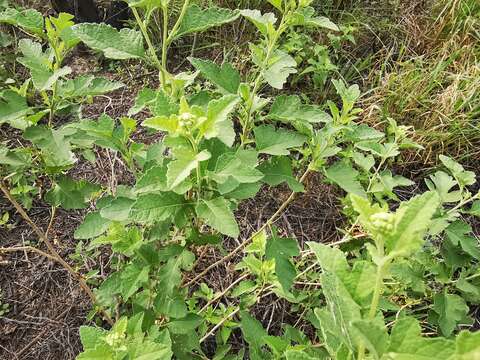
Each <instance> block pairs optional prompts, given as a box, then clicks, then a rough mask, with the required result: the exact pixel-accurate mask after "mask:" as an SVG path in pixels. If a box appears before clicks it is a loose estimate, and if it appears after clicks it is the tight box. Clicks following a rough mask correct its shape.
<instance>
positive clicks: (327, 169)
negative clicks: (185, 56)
mask: <svg viewBox="0 0 480 360" xmlns="http://www.w3.org/2000/svg"><path fill="white" fill-rule="evenodd" d="M128 3H129V5H130V7H131V8H132V12H133V14H134V16H135V19H136V22H137V26H138V28H139V29H140V30H139V31H137V30H135V29H128V28H125V29H122V30H120V31H118V30H116V29H114V28H112V27H109V26H108V25H105V24H77V25H73V24H72V23H71V17H69V16H68V15H65V14H60V16H59V17H58V18H49V19H46V20H45V27H43V20H42V21H40V20H39V18H38V15H37V14H36V13H33V12H31V11H20V10H6V13H5V12H4V13H2V14H0V19H7V18H8V19H9V20H3V21H5V22H9V23H12V24H15V25H17V26H20V27H23V28H25V29H26V30H28V31H30V32H31V33H32V34H35V35H36V36H38V37H39V38H40V39H44V40H45V41H46V42H47V43H48V48H49V49H51V50H47V51H46V52H44V51H42V48H41V46H40V45H35V43H34V42H32V41H30V40H22V44H23V45H22V48H24V51H23V57H22V58H20V59H19V62H20V63H22V64H23V65H24V66H25V67H27V68H29V69H30V71H31V73H32V82H33V86H34V92H33V93H31V94H30V95H29V99H28V101H29V102H30V105H27V104H28V103H27V99H26V97H27V95H28V94H29V89H30V85H29V84H30V82H29V81H27V83H26V85H23V86H22V87H19V88H11V89H9V90H6V91H5V92H3V93H2V98H3V99H4V100H5V101H4V103H2V104H1V107H0V113H3V114H7V115H8V116H10V118H7V119H8V121H4V122H7V123H8V124H10V125H12V126H14V127H15V125H17V124H19V123H20V124H22V126H21V127H20V126H16V127H17V128H20V129H21V130H23V137H24V138H25V139H26V140H28V141H29V142H30V143H31V144H32V146H30V145H29V146H24V147H20V148H12V147H3V148H2V150H1V152H0V164H1V165H2V168H1V170H2V176H3V180H2V182H1V185H2V187H1V189H2V191H3V192H4V194H5V195H6V196H7V198H8V200H10V202H11V203H12V204H13V205H14V206H15V208H16V210H17V211H18V212H19V213H20V214H21V215H22V216H23V217H24V218H25V220H26V221H28V222H29V224H30V225H31V226H32V227H33V228H34V230H35V231H36V232H37V234H38V235H39V237H40V239H41V240H43V241H44V242H45V243H46V244H47V246H48V249H49V251H50V252H51V253H52V254H53V256H54V258H55V259H56V260H57V261H58V262H60V264H61V265H62V266H64V267H65V268H67V270H68V271H70V272H71V273H72V274H73V275H75V276H76V277H77V278H78V279H79V281H80V284H81V286H82V289H83V290H84V291H85V292H86V293H87V294H88V295H89V297H90V299H91V300H92V302H93V304H92V305H93V309H92V312H91V313H90V315H89V319H93V317H94V316H95V315H96V314H97V313H98V314H99V315H100V316H101V317H102V318H103V320H105V322H106V323H108V324H109V325H107V324H105V326H102V325H103V324H102V322H101V319H100V318H99V319H98V323H97V324H98V326H82V327H81V329H80V337H81V340H82V344H83V348H84V351H83V352H82V353H81V354H80V355H78V357H77V359H82V360H90V359H99V358H101V359H115V360H120V359H170V358H172V357H174V358H177V359H206V358H212V359H243V358H245V357H246V358H250V359H289V360H291V359H353V358H356V359H366V358H368V359H398V358H405V359H407V358H416V356H417V355H418V356H421V357H422V358H425V359H430V358H436V359H458V360H460V359H470V358H472V356H478V354H479V352H480V347H479V345H478V344H479V343H480V341H479V340H480V338H479V334H478V333H470V332H468V331H466V330H463V331H460V330H461V329H462V327H463V326H464V325H468V324H469V323H471V318H470V317H469V307H468V306H469V305H474V304H478V302H479V301H480V287H479V285H480V283H479V282H478V281H480V276H479V269H478V260H479V259H480V249H479V246H478V242H477V239H476V238H475V237H474V236H472V235H471V228H470V227H469V225H468V224H467V223H466V222H464V221H463V220H462V216H478V215H480V211H479V210H480V195H479V194H478V193H477V194H475V193H471V191H470V190H469V187H471V186H472V185H474V184H475V174H474V173H472V172H470V171H466V170H465V169H464V168H463V167H462V166H461V165H460V164H459V163H457V162H455V161H454V160H453V159H451V158H448V157H441V161H442V164H443V166H444V169H443V170H439V171H438V172H436V173H434V174H432V175H431V176H430V177H429V179H427V180H426V186H427V187H428V189H429V190H428V191H426V192H425V193H423V194H421V195H418V196H416V197H413V198H411V199H410V200H408V201H400V199H399V198H398V192H396V191H395V190H397V188H399V187H407V186H412V185H414V183H413V182H412V181H410V180H409V179H406V178H404V177H402V176H399V175H394V173H393V171H392V170H391V166H392V164H394V162H395V161H396V159H398V158H399V157H400V156H401V151H402V150H404V149H412V148H413V149H418V148H421V146H419V145H418V144H416V143H414V142H413V141H412V140H410V135H411V133H412V129H411V128H409V127H406V126H400V125H398V124H397V123H396V122H395V121H394V120H393V119H389V120H388V122H386V124H381V125H382V127H380V126H379V128H378V129H377V128H373V127H370V126H367V125H365V124H361V123H359V122H358V117H359V114H360V113H361V109H359V108H358V107H356V103H357V101H358V99H359V97H360V95H361V93H360V90H359V88H358V86H356V85H352V86H349V85H347V84H346V83H345V82H344V81H342V80H333V81H332V84H333V86H334V88H335V90H336V92H337V94H338V96H339V98H340V99H341V101H340V102H339V103H334V102H333V101H327V102H326V103H325V104H324V105H323V106H319V105H312V104H307V103H305V102H304V101H303V99H302V98H301V97H300V96H297V95H286V94H279V95H278V96H276V97H275V99H274V100H273V101H272V99H271V98H269V97H268V96H269V94H270V92H268V91H264V90H265V88H266V87H267V85H268V86H269V87H271V88H273V89H275V91H279V90H281V89H282V88H283V87H284V85H285V83H286V82H287V79H288V78H289V76H290V75H291V74H294V73H295V72H296V71H297V70H296V65H297V63H296V61H295V59H293V58H292V57H291V56H290V55H289V54H288V53H286V52H285V51H284V50H282V48H281V41H280V40H281V38H282V36H284V34H286V32H287V31H288V30H289V29H290V30H291V29H293V28H296V27H316V28H321V29H326V30H327V31H336V30H337V29H338V28H337V26H336V25H335V24H333V23H332V22H330V21H329V20H328V19H326V18H322V17H318V16H316V15H315V11H314V9H313V8H312V7H310V4H311V1H308V0H300V1H292V0H270V1H269V3H270V4H271V6H272V11H275V12H276V14H278V16H279V19H277V15H275V14H274V13H273V12H269V13H263V14H262V13H261V12H260V11H259V10H245V9H242V10H227V9H221V8H209V9H202V8H200V7H199V6H198V5H196V4H193V5H191V4H190V2H189V1H188V0H186V1H184V2H183V4H182V7H181V8H180V11H178V12H172V11H171V10H172V9H171V8H170V6H171V5H172V4H171V3H169V2H168V1H144V0H142V1H128ZM176 3H177V2H176ZM27 13H28V14H27ZM171 13H175V14H176V18H175V19H173V20H172V19H170V14H171ZM153 14H157V15H158V14H160V15H161V16H160V17H161V18H162V19H163V23H162V41H161V44H162V47H161V49H160V50H159V51H160V53H161V55H160V56H158V54H157V52H158V51H157V49H156V48H155V47H154V45H153V42H152V39H151V38H150V36H151V35H150V32H149V31H148V27H149V26H153V25H152V23H151V22H150V20H151V19H152V16H154V15H153ZM29 16H34V18H35V19H36V20H35V21H36V23H38V24H40V23H42V26H41V27H37V28H32V27H30V28H29V27H28V26H30V25H28V26H26V25H25V21H24V20H22V19H24V18H25V17H27V18H28V17H29ZM239 16H242V17H244V18H245V19H246V20H248V21H249V22H251V23H252V24H253V25H254V26H255V28H256V29H257V30H258V33H259V35H260V38H259V39H258V41H256V42H252V43H251V44H250V50H251V60H252V64H253V66H252V71H251V72H250V73H248V74H246V75H244V76H245V79H244V80H243V81H242V76H241V75H240V73H239V72H238V71H237V70H236V69H235V67H234V66H233V65H231V64H228V63H223V64H222V65H218V64H216V63H214V62H212V61H210V60H203V59H196V58H190V59H189V60H190V62H191V63H192V65H193V66H194V67H195V69H196V70H197V71H196V72H195V73H193V74H191V73H188V72H185V73H181V74H171V73H170V72H169V71H168V63H167V60H168V48H169V46H170V45H171V44H172V42H173V41H175V40H176V39H178V38H179V37H181V36H183V35H186V34H190V33H195V32H199V31H203V30H205V29H207V28H210V27H212V26H219V25H222V24H225V23H227V22H230V21H232V20H234V19H236V18H237V17H239ZM22 21H23V22H22ZM172 23H173V26H172V27H171V28H170V25H171V24H172ZM28 24H30V21H29V22H28ZM79 41H82V42H83V43H85V44H86V45H87V46H89V47H90V48H92V49H94V50H97V51H100V52H102V53H103V54H104V55H105V56H106V57H107V58H111V59H117V60H127V59H137V60H140V61H145V62H146V63H149V64H151V65H152V66H154V67H155V68H156V69H157V70H158V72H159V78H160V86H159V88H158V89H150V88H144V89H141V90H140V91H139V93H138V95H137V97H136V100H135V104H134V105H133V107H132V108H131V109H130V110H129V112H128V114H126V116H125V117H121V118H120V119H119V120H118V121H117V120H115V119H112V118H111V117H109V116H107V115H106V114H103V115H101V116H100V117H99V118H98V119H95V120H91V119H83V118H80V119H79V120H78V119H77V118H76V117H75V116H72V117H71V118H73V119H74V121H72V122H70V123H68V124H67V125H63V126H61V127H59V128H55V127H54V126H55V115H56V114H57V113H60V112H61V111H64V110H66V109H74V108H78V107H79V105H81V103H82V102H84V101H86V100H88V97H89V96H94V95H96V94H98V93H100V90H99V88H100V89H101V90H102V91H107V90H108V91H110V90H113V89H115V88H117V87H118V86H120V85H119V84H117V83H111V82H108V83H106V82H105V83H104V82H102V84H103V85H102V86H100V85H99V84H98V83H96V82H95V81H98V80H97V79H93V78H91V82H90V83H88V84H89V85H87V86H85V87H83V86H80V85H81V84H82V83H83V81H85V82H88V81H87V80H78V78H76V79H67V78H66V76H67V74H68V73H69V71H68V70H65V69H68V68H67V67H65V66H63V67H62V62H63V59H64V57H65V54H66V53H67V52H68V51H69V50H70V49H71V48H73V46H74V44H77V43H78V42H79ZM145 45H146V47H145ZM32 52H33V54H32ZM30 55H32V56H30ZM32 57H33V58H32ZM33 59H43V60H42V62H41V65H42V66H40V64H38V62H37V63H34V60H33ZM38 66H40V68H39V69H37V67H38ZM62 69H63V70H62ZM199 74H201V76H202V77H203V79H204V80H206V81H207V82H209V83H210V84H211V85H213V86H202V84H203V83H201V82H198V81H197V77H198V75H199ZM81 79H86V78H85V77H81ZM65 84H70V85H68V86H67V85H65ZM192 84H196V85H198V86H191V85H192ZM46 85H48V86H47V87H45V86H46ZM66 88H68V89H70V91H66V90H65V89H66ZM85 89H87V90H88V91H89V92H88V91H87V90H85ZM84 90H85V91H84ZM82 91H84V92H82ZM38 94H39V95H40V96H38ZM65 94H75V95H74V96H73V95H72V96H69V95H65ZM79 94H81V95H79ZM85 94H86V95H85ZM13 98H15V99H17V100H12V99H13ZM37 99H42V101H43V103H41V104H40V103H39V105H38V108H39V109H40V110H38V109H37V107H35V106H32V105H33V104H35V103H36V101H38V100H37ZM20 100H21V101H20ZM19 104H21V106H20V105H19ZM18 109H20V110H18ZM15 110H17V111H15ZM140 111H143V112H144V113H146V114H148V115H147V118H146V119H145V120H144V121H143V122H142V123H141V126H143V127H145V128H146V129H148V131H150V132H153V133H156V132H159V133H161V134H162V135H163V137H162V138H161V140H158V141H156V142H154V143H151V144H146V143H145V144H144V143H141V142H138V141H136V140H135V139H134V134H135V132H136V130H137V127H138V124H137V121H136V120H134V119H132V118H131V117H133V116H135V115H136V114H138V113H139V112H140ZM42 112H43V113H44V115H46V114H49V119H48V120H43V115H42V116H41V115H37V117H35V118H34V121H32V120H31V119H32V118H31V116H35V115H36V114H38V113H42ZM76 113H77V114H80V116H81V112H78V111H76ZM32 114H33V115H32ZM70 114H72V112H70ZM41 121H44V122H47V124H46V125H39V123H40V122H41ZM235 123H236V124H238V125H239V127H238V128H239V130H238V131H236V129H235V126H234V124H235ZM94 146H96V147H101V148H105V149H108V150H109V151H113V152H115V153H116V154H118V155H119V156H120V157H121V159H122V161H123V162H124V163H125V165H126V168H127V171H130V172H131V175H132V177H133V178H134V180H133V184H120V185H118V186H110V187H105V188H102V187H100V186H98V185H94V184H89V183H87V182H85V181H75V180H72V179H70V178H68V177H67V176H66V175H65V173H66V171H67V170H69V169H70V168H71V167H73V166H74V164H75V162H76V160H77V155H76V154H79V153H81V154H83V156H84V157H86V158H91V155H92V150H91V149H92V147H94ZM60 155H61V156H60ZM92 160H94V159H92ZM314 172H316V173H319V174H320V176H319V178H321V179H323V181H325V182H328V183H331V184H335V185H337V186H338V187H340V188H341V189H342V190H343V191H344V192H345V194H346V195H345V197H344V199H343V200H342V204H343V212H344V214H345V216H346V218H347V219H348V220H349V221H350V222H351V226H350V228H348V229H347V230H346V231H344V236H343V239H342V240H341V241H339V242H337V243H334V244H328V245H327V244H319V243H315V242H310V243H308V247H309V248H308V249H300V247H299V244H298V242H297V240H296V239H295V238H290V237H285V236H282V235H281V232H280V231H279V230H278V229H277V228H276V227H275V226H274V222H275V220H276V219H277V218H278V217H279V216H281V215H282V214H283V212H284V211H285V210H286V208H287V207H288V205H289V204H290V203H291V202H292V201H293V200H294V197H295V195H296V193H299V192H303V191H307V189H306V187H305V184H304V183H305V180H306V179H307V178H308V177H309V174H311V173H314ZM25 174H29V175H31V177H29V176H25ZM39 174H42V176H45V175H46V176H48V179H49V180H50V182H51V186H50V189H49V190H48V191H47V192H46V194H45V195H44V196H43V199H44V200H46V201H48V202H49V203H51V204H52V206H53V208H52V217H53V216H54V210H53V209H55V208H56V207H62V208H64V209H66V210H69V209H80V208H85V207H86V206H87V204H88V203H89V201H90V200H92V199H93V200H95V210H94V211H91V212H88V213H87V215H86V216H85V219H84V222H83V223H82V224H81V225H80V226H79V227H78V228H77V230H76V231H75V234H74V237H75V238H76V239H78V240H79V244H81V245H80V247H81V249H80V250H81V251H85V252H87V253H89V252H92V251H96V250H98V249H99V248H101V247H105V246H108V247H109V248H110V249H111V251H112V257H111V259H112V260H111V268H112V272H111V273H110V274H109V275H108V276H107V277H106V278H103V277H102V276H101V275H100V273H99V271H98V270H93V271H90V272H89V273H88V274H87V275H85V276H82V275H79V274H78V272H76V271H75V270H74V269H73V268H72V267H71V266H70V265H69V264H68V263H66V262H65V261H64V260H63V259H61V258H60V257H59V255H58V254H57V253H56V252H55V250H54V248H53V246H52V244H51V243H50V242H49V240H48V231H47V233H46V235H45V233H44V232H42V231H41V230H40V229H38V227H37V226H36V225H35V224H34V223H33V221H32V220H31V219H30V218H29V217H28V214H27V213H26V212H25V211H24V210H23V207H22V206H21V205H20V204H19V203H18V202H17V199H19V200H22V201H23V203H24V204H25V205H27V206H28V205H29V202H28V201H27V200H26V199H25V192H22V191H19V190H17V189H19V188H20V189H21V188H22V186H27V185H28V184H30V183H32V182H33V181H35V180H34V179H35V176H37V177H38V176H39ZM32 177H33V178H32ZM22 182H26V184H27V185H25V184H24V183H22ZM280 184H286V185H287V186H288V187H289V189H290V190H291V193H290V195H289V196H288V197H287V198H286V199H285V200H284V201H283V202H282V203H281V204H280V206H279V208H278V209H277V210H276V211H275V212H274V214H273V215H272V216H271V217H270V218H269V219H268V220H267V221H266V222H265V223H263V224H261V225H260V226H259V228H258V229H255V230H254V231H253V232H251V233H250V232H247V231H245V230H242V229H240V227H239V225H238V223H237V221H236V219H235V215H234V211H235V209H236V208H237V207H238V205H239V204H240V203H241V202H242V201H243V200H246V199H250V198H253V197H254V196H255V195H256V194H257V192H258V191H259V190H260V188H261V187H262V186H269V187H274V186H277V185H280ZM42 190H43V189H42ZM391 209H396V210H395V211H392V210H391ZM37 230H38V231H37ZM226 237H230V238H234V239H237V241H238V246H237V247H236V248H234V249H233V250H226V251H225V252H224V255H223V257H221V258H220V259H219V260H217V261H216V262H214V263H211V264H209V265H208V266H207V267H206V268H205V269H204V270H202V271H198V270H197V265H198V262H199V259H198V258H196V255H195V252H194V250H195V249H196V248H197V247H199V246H215V247H217V248H220V249H221V248H222V247H223V246H222V245H223V239H225V238H226ZM240 237H241V238H242V239H243V240H238V238H240ZM3 251H15V248H9V249H3ZM235 257H236V258H238V259H239V260H238V261H237V262H236V266H235V267H234V269H232V270H231V271H234V272H235V274H236V276H235V279H234V281H233V282H231V283H230V284H228V286H226V287H225V288H223V289H222V290H218V291H215V289H213V288H211V287H209V285H208V284H207V282H205V280H204V276H205V275H207V274H208V272H209V271H210V270H212V269H213V268H215V267H217V266H219V265H222V264H224V263H225V262H227V261H228V260H232V259H234V258H235ZM199 282H200V284H199ZM91 287H94V288H95V289H94V290H91ZM267 296H275V297H277V298H279V299H283V300H284V301H286V302H287V303H289V304H290V305H289V306H291V311H292V313H294V314H296V315H297V319H298V320H297V321H296V323H295V324H293V326H292V324H290V325H289V324H282V328H281V330H280V331H279V332H278V333H276V334H275V335H271V334H269V330H268V327H267V329H265V328H264V326H263V325H262V323H260V322H259V321H258V320H257V319H255V317H254V316H252V314H253V313H254V311H253V310H254V309H255V306H256V305H257V304H258V303H259V302H260V301H261V300H262V299H263V298H266V297H267ZM299 324H309V325H311V326H312V327H313V328H314V330H312V331H310V332H309V333H306V332H305V333H304V332H303V330H302V327H301V326H299ZM238 329H239V331H238ZM240 332H241V334H242V337H243V340H244V342H245V343H246V344H248V346H242V347H240V348H239V347H238V346H234V342H233V340H232V339H234V337H235V336H237V335H239V334H240ZM432 333H433V334H434V335H438V337H431V336H429V335H432ZM206 343H208V346H207V345H206Z"/></svg>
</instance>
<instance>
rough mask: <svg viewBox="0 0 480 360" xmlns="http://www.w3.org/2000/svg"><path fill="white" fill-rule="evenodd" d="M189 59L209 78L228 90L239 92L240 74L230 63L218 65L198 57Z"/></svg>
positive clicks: (232, 92)
mask: <svg viewBox="0 0 480 360" xmlns="http://www.w3.org/2000/svg"><path fill="white" fill-rule="evenodd" d="M188 60H189V61H190V63H191V64H192V65H193V66H194V67H195V69H197V70H198V71H200V72H201V73H202V75H203V76H205V78H206V79H207V80H209V81H211V82H212V83H214V84H215V85H217V86H218V87H219V88H221V89H223V90H224V91H226V92H229V93H231V94H235V95H236V94H237V91H238V87H239V86H240V74H239V73H238V71H237V70H236V69H235V68H234V67H233V66H232V65H231V64H230V63H223V64H222V66H218V65H217V64H215V63H214V62H213V61H210V60H203V59H196V58H189V59H188Z"/></svg>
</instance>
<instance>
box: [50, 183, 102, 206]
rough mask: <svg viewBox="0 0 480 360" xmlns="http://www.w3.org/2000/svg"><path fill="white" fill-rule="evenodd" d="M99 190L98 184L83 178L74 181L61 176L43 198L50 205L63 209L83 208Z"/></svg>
mask: <svg viewBox="0 0 480 360" xmlns="http://www.w3.org/2000/svg"><path fill="white" fill-rule="evenodd" d="M99 190H100V186H98V185H95V184H91V183H89V182H87V181H85V180H80V181H75V180H73V179H71V178H69V177H66V176H62V177H60V178H59V179H58V181H57V183H56V184H55V186H54V187H53V189H51V190H50V191H48V192H47V194H46V195H45V200H46V201H48V202H49V203H50V204H51V205H52V206H61V207H62V208H64V209H65V210H73V209H84V208H86V207H87V205H88V201H89V200H90V198H91V196H92V195H93V194H95V193H96V192H98V191H99Z"/></svg>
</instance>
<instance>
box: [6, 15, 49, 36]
mask: <svg viewBox="0 0 480 360" xmlns="http://www.w3.org/2000/svg"><path fill="white" fill-rule="evenodd" d="M0 23H6V24H10V25H15V26H19V27H21V28H23V29H25V30H26V31H28V32H31V33H34V34H36V35H43V16H42V14H41V13H39V12H38V11H37V10H35V9H26V10H17V9H14V8H7V9H5V10H3V11H2V12H0Z"/></svg>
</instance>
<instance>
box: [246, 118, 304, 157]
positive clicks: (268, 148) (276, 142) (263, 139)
mask: <svg viewBox="0 0 480 360" xmlns="http://www.w3.org/2000/svg"><path fill="white" fill-rule="evenodd" d="M253 132H254V134H255V143H256V145H257V151H258V152H259V153H263V154H269V155H289V154H290V151H289V149H291V148H294V147H300V146H302V145H303V144H304V143H305V141H306V140H307V138H306V136H304V135H301V134H298V133H296V132H292V131H288V130H284V129H275V127H274V126H272V125H262V126H257V127H256V128H255V129H254V130H253Z"/></svg>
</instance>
